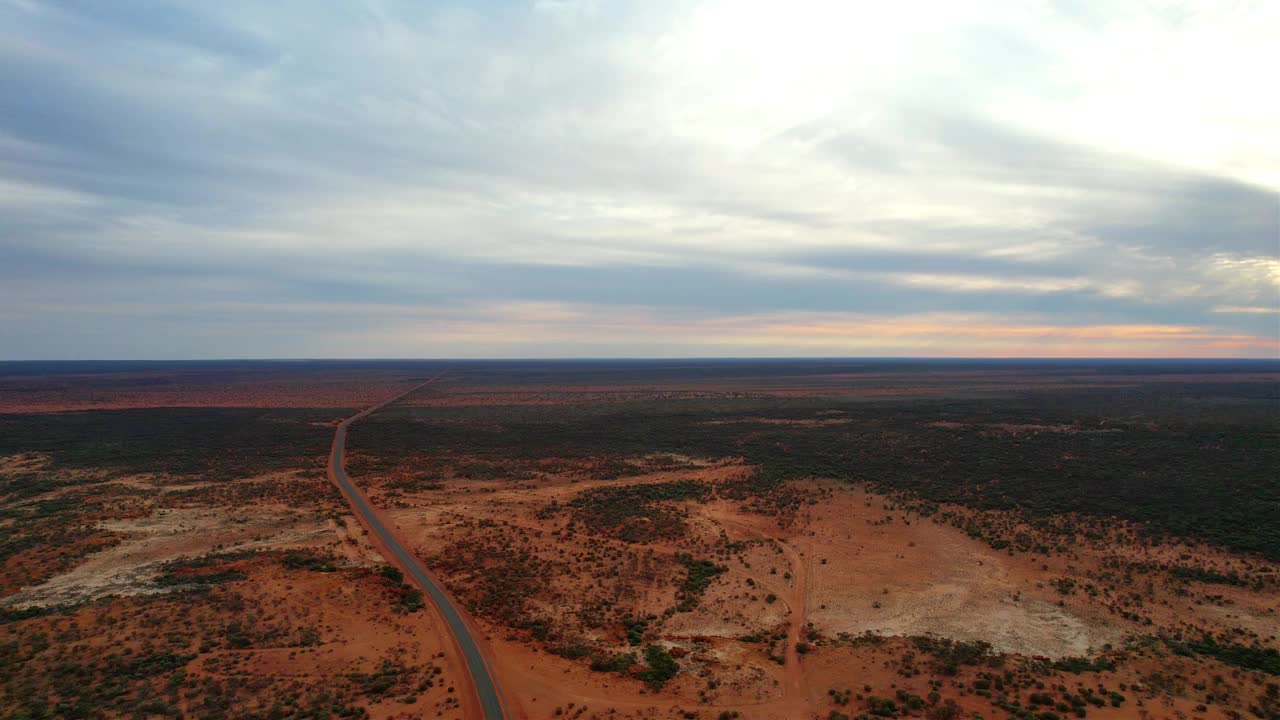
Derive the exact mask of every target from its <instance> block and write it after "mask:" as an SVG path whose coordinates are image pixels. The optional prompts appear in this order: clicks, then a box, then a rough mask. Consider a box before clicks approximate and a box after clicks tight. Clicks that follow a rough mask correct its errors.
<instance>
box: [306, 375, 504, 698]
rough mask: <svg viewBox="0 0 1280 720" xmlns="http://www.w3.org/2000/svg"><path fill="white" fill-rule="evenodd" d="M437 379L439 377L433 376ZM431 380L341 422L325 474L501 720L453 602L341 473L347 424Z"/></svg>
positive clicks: (491, 684)
mask: <svg viewBox="0 0 1280 720" xmlns="http://www.w3.org/2000/svg"><path fill="white" fill-rule="evenodd" d="M437 377H439V376H437ZM432 380H435V378H432V379H431V380H428V381H427V382H425V383H422V385H418V386H416V387H414V388H412V389H411V390H408V391H406V392H404V393H401V394H400V395H397V396H395V397H393V398H391V399H390V400H387V401H385V402H382V403H379V404H377V405H374V406H373V407H371V408H369V409H367V410H364V411H363V412H360V413H357V414H355V415H353V416H351V417H349V418H347V419H346V420H343V421H342V422H341V423H340V424H339V425H338V428H337V430H336V431H335V432H334V434H333V450H332V452H331V453H330V455H329V472H330V474H331V475H332V477H333V480H334V481H335V482H336V483H337V484H338V487H340V488H341V489H342V492H343V494H345V495H346V496H347V499H348V500H349V501H350V503H351V506H352V508H353V509H354V510H355V511H356V512H357V513H358V514H359V515H360V517H361V519H362V520H363V521H364V523H365V524H366V525H367V526H368V527H369V528H370V529H371V530H372V531H373V532H374V533H375V534H376V535H377V536H378V539H379V540H381V541H382V544H383V547H385V548H387V549H388V550H390V551H391V553H392V554H393V555H395V556H396V557H395V559H396V561H397V562H396V564H397V565H399V566H401V567H403V568H405V569H406V570H408V574H409V577H410V578H412V579H413V581H414V582H415V583H417V585H418V587H421V588H422V589H423V590H424V591H426V593H427V596H428V597H430V598H431V601H432V602H433V603H435V605H436V607H437V608H439V610H440V615H441V616H442V617H443V618H444V621H445V622H446V623H447V624H448V625H449V629H450V630H451V631H452V632H453V636H454V638H456V639H457V641H458V647H459V648H461V650H462V657H463V659H464V660H466V663H467V671H468V672H469V673H470V674H471V684H472V687H474V688H475V690H476V694H477V695H478V696H479V701H480V708H481V709H482V710H483V712H484V715H483V717H484V718H485V720H505V719H506V718H507V712H506V709H505V708H504V707H503V704H502V697H501V693H500V692H499V691H498V684H497V683H496V682H495V681H494V679H493V674H492V673H491V672H490V670H489V664H488V663H487V662H485V659H484V655H483V654H482V653H481V652H480V647H479V645H478V644H477V642H476V639H475V637H474V636H473V635H472V634H471V627H470V626H469V625H468V624H467V622H466V621H465V620H464V619H463V618H462V614H461V613H460V612H459V611H458V608H457V607H455V606H454V604H453V601H452V600H450V599H449V596H448V595H446V594H445V592H444V591H443V590H441V589H440V586H439V585H437V584H436V583H435V581H434V580H432V579H431V577H430V576H429V575H427V573H426V572H425V570H424V569H423V566H422V563H421V562H419V561H418V559H417V558H416V557H414V556H413V554H412V553H410V552H409V551H408V550H406V549H405V547H404V546H403V545H401V544H400V541H399V540H397V539H396V536H395V535H394V534H393V533H392V532H391V531H390V530H389V529H388V528H387V527H386V526H385V525H384V524H383V523H382V521H381V520H379V519H378V516H377V515H376V514H374V512H373V510H372V508H370V506H369V500H368V498H366V497H365V495H364V493H363V492H361V490H360V489H359V488H357V487H356V486H355V484H354V483H352V482H351V479H350V478H348V477H347V473H346V471H345V470H344V469H343V451H344V448H345V446H346V442H347V428H348V427H349V426H350V425H351V423H353V422H355V421H356V420H359V419H360V418H362V417H365V416H366V415H369V414H371V413H373V412H375V411H377V410H380V409H381V408H383V407H386V406H387V405H390V404H391V403H393V402H395V401H396V400H399V399H400V398H402V397H404V396H405V395H408V394H409V393H411V392H413V391H414V390H417V389H418V388H420V387H422V386H423V385H426V384H427V383H430V382H431V381H432Z"/></svg>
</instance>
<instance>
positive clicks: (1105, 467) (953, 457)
mask: <svg viewBox="0 0 1280 720" xmlns="http://www.w3.org/2000/svg"><path fill="white" fill-rule="evenodd" d="M442 370H443V371H444V374H443V375H441V376H440V377H439V378H438V379H437V380H436V381H435V382H432V383H430V384H428V385H426V386H424V387H422V388H421V389H420V390H418V391H415V392H414V393H412V394H410V395H409V396H407V397H406V398H404V399H403V400H402V401H400V402H398V403H395V404H393V405H391V406H389V407H387V408H385V409H383V410H381V411H379V412H378V413H376V414H374V415H372V416H370V417H368V418H365V419H363V420H361V421H360V422H359V423H357V424H355V425H353V426H352V428H351V431H350V437H349V439H348V441H347V458H346V467H347V471H348V473H349V475H350V477H351V478H352V480H353V481H354V482H356V483H357V484H358V485H360V486H361V487H362V488H363V489H364V491H365V492H366V493H367V494H368V496H369V497H370V498H371V500H372V501H373V503H374V505H376V506H377V507H378V508H379V511H380V514H381V516H382V517H383V518H385V519H386V520H387V521H388V523H389V524H390V525H391V526H392V527H393V528H394V532H395V533H396V534H397V535H398V537H399V538H401V539H402V541H403V543H404V544H405V545H406V546H407V547H409V548H410V549H411V550H412V551H413V552H414V553H415V554H416V555H417V557H418V558H420V559H421V560H422V561H423V562H424V563H425V565H426V567H427V568H428V569H429V570H430V571H431V572H432V573H433V575H434V576H435V577H436V578H438V579H439V580H440V581H441V583H442V584H443V585H444V586H445V587H446V588H447V590H448V591H449V593H450V594H451V595H452V596H453V597H454V598H455V599H456V600H457V602H458V604H459V605H461V606H462V607H463V608H465V609H466V610H467V612H468V613H469V615H470V617H471V619H472V621H473V623H474V626H475V627H476V629H477V630H478V635H479V636H480V637H481V639H482V641H483V642H484V644H485V646H486V649H487V653H488V655H489V657H490V658H491V659H492V663H493V672H494V676H495V678H496V680H497V681H498V683H499V685H500V688H501V691H502V692H503V696H504V698H505V701H506V705H507V707H508V710H509V712H510V713H511V714H512V715H513V716H515V717H526V718H553V717H582V718H588V717H601V718H606V717H613V718H623V717H630V718H646V717H675V718H679V717H689V718H698V717H700V718H732V717H741V718H779V719H785V718H830V719H831V720H838V719H839V718H854V717H863V716H866V717H900V716H902V717H925V718H930V719H932V720H945V719H947V718H969V717H982V718H988V719H990V718H1006V717H1013V718H1033V719H1035V720H1053V719H1054V718H1063V719H1065V718H1070V717H1090V718H1130V717H1149V718H1244V717H1260V718H1276V717H1280V685H1278V683H1280V640H1278V638H1277V636H1278V635H1280V610H1278V609H1277V608H1278V606H1280V479H1278V478H1280V413H1278V411H1277V409H1278V406H1277V403H1278V402H1280V396H1278V395H1277V392H1278V387H1280V385H1278V381H1280V366H1277V364H1275V363H1267V362H1236V363H1232V362H1199V363H1198V362H1189V361H1188V362H1173V361H1170V362H1131V363H1124V362H1113V363H1102V362H1087V361H1079V362H1068V361H1061V362H1012V361H1010V362H979V361H974V362H960V361H952V362H942V361H938V362H926V361H917V362H908V361H898V362H891V361H725V362H710V361H693V362H684V363H678V362H672V361H665V362H656V361H655V362H613V363H606V362H597V363H591V362H540V363H535V362H523V363H520V362H507V363H500V362H491V363H475V362H472V363H449V364H445V363H426V362H422V363H414V362H367V363H356V362H351V363H342V362H318V363H160V364H119V365H116V364H93V365H77V364H73V363H68V364H57V365H54V366H42V365H39V364H23V363H11V364H6V365H3V366H0V499H2V501H3V506H2V508H0V513H2V514H0V528H3V531H4V535H3V539H2V540H0V562H2V565H0V603H2V605H3V625H0V712H2V713H3V714H4V716H5V717H15V718H37V717H192V718H204V717H208V718H215V717H262V718H303V717H316V718H320V717H366V716H367V717H374V718H398V717H470V716H473V715H474V712H475V707H474V699H473V693H472V689H471V688H470V686H469V678H468V676H467V674H466V671H465V666H464V665H463V664H462V662H461V659H460V658H459V656H458V653H457V651H456V649H455V645H454V644H453V641H452V640H451V638H450V636H449V634H448V632H447V631H446V629H445V626H444V625H443V624H442V622H441V620H440V618H439V616H438V615H437V614H436V612H435V610H434V608H433V606H432V605H431V604H430V603H429V602H428V601H426V600H425V599H424V598H423V595H422V593H421V592H419V591H417V590H415V589H414V588H412V587H410V586H409V585H407V584H406V583H405V579H404V576H403V574H402V573H401V572H400V571H399V570H397V569H396V568H394V567H392V566H390V565H388V564H387V562H386V560H385V558H384V557H383V555H382V553H381V552H380V549H379V547H378V546H377V543H374V542H371V539H370V537H369V535H368V533H367V531H366V529H365V528H364V527H363V526H362V525H361V523H360V522H358V521H357V519H356V518H355V517H354V516H353V515H352V512H351V510H350V508H349V507H348V506H347V504H346V503H345V502H344V500H343V497H342V495H341V494H340V493H339V492H338V491H337V489H336V488H335V487H334V486H333V484H332V483H331V482H330V480H329V478H328V477H327V476H326V474H325V462H326V459H327V456H328V452H329V444H330V442H331V440H332V437H333V429H334V427H335V425H336V424H337V423H338V422H339V421H340V420H342V419H343V418H345V417H348V416H350V415H352V414H354V413H355V412H357V411H359V410H360V409H362V408H364V407H367V406H369V405H373V404H376V403H377V402H380V401H381V400H383V399H385V398H387V397H391V396H394V395H396V394H398V393H401V392H404V391H405V390H406V389H408V388H411V387H413V386H414V385H415V384H417V383H421V382H423V381H424V380H425V379H427V378H430V377H434V376H436V375H437V374H438V373H440V372H441V371H442Z"/></svg>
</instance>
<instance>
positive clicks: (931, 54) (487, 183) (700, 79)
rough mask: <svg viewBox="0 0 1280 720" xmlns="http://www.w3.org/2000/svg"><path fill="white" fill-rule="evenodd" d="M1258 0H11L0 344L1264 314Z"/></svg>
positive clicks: (1276, 113) (5, 40)
mask: <svg viewBox="0 0 1280 720" xmlns="http://www.w3.org/2000/svg"><path fill="white" fill-rule="evenodd" d="M1277 37H1280V4H1278V3H1274V2H1270V3H1267V2H1258V3H1238V2H1223V1H1222V0H1212V1H1206V2H1200V3H1181V2H1160V1H1157V0H1151V1H1150V2H1141V1H1139V2H1132V1H1128V2H1115V3H1110V2H1099V3H1091V4H1087V3H1077V2H1061V3H1058V2H1029V3H1009V2H1005V1H1003V0H1001V1H999V2H994V1H993V2H956V3H943V2H913V1H911V0H905V1H903V2H894V3H885V2H879V1H878V2H853V1H843V2H833V3H819V2H806V1H804V0H800V1H797V0H790V1H788V2H785V3H783V2H778V3H763V2H749V1H743V0H733V1H727V0H726V1H722V2H714V1H713V2H689V3H685V2H643V3H639V2H638V3H606V2H588V1H582V2H577V1H574V0H565V1H562V2H552V1H543V2H532V3H521V2H490V3H483V4H479V3H459V4H457V5H448V4H430V3H422V2H410V1H406V2H390V1H388V2H366V3H362V4H339V3H314V2H272V3H258V2H243V3H242V2H235V1H228V0H223V1H220V2H217V3H213V2H207V3H187V2H181V3H180V2H173V3H167V2H130V1H127V0H112V1H111V2H99V1H98V0H66V1H63V2H45V1H40V0H29V1H28V0H0V288H3V290H2V292H0V299H2V300H3V303H2V304H0V359H23V358H187V357H193V358H215V357H324V356H337V357H563V356H595V357H603V356H629V357H638V356H715V355H740V356H741V355H746V356H779V355H802V356H818V355H837V356H854V355H877V356H908V355H958V356H985V355H994V356H1008V355H1025V356H1096V357H1101V356H1147V357H1151V356H1198V357H1210V356H1252V357H1276V356H1277V353H1278V352H1280V201H1278V199H1277V198H1278V195H1277V191H1280V93H1277V92H1276V80H1275V77H1274V69H1275V68H1276V67H1280V49H1278V48H1280V43H1277V42H1276V38H1277Z"/></svg>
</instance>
